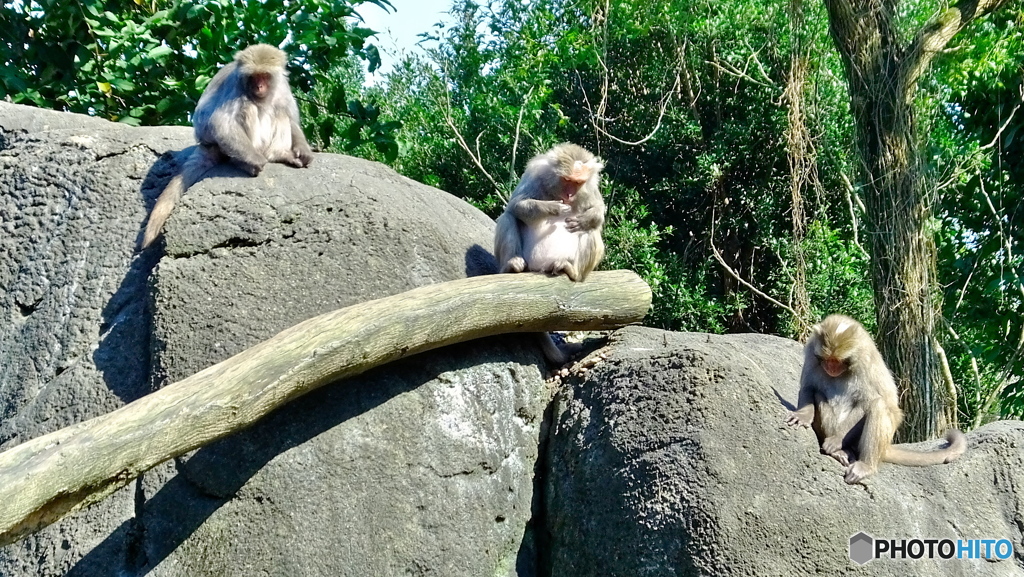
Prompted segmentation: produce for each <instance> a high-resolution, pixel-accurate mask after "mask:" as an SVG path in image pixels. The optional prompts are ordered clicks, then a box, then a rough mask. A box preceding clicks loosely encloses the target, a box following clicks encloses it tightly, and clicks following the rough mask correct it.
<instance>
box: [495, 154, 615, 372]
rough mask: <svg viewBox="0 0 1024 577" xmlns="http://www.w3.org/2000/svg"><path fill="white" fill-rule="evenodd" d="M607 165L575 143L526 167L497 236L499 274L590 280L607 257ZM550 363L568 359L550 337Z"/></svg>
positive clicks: (546, 340) (544, 344)
mask: <svg viewBox="0 0 1024 577" xmlns="http://www.w3.org/2000/svg"><path fill="white" fill-rule="evenodd" d="M603 168H604V164H602V163H601V161H600V160H598V159H597V157H595V156H594V155H593V154H591V153H590V152H588V151H587V150H586V149H584V148H583V147H581V146H577V145H575V144H569V143H564V144H559V145H557V146H555V147H554V148H552V149H551V150H549V151H547V152H545V153H543V154H538V155H537V156H535V157H533V158H532V159H531V160H530V161H529V162H528V163H527V164H526V170H524V171H523V177H522V179H521V180H520V181H519V185H518V186H517V187H516V189H515V190H514V191H513V192H512V196H511V198H509V201H508V205H507V206H506V207H505V211H504V212H503V213H502V214H501V216H499V217H498V220H497V227H496V228H495V232H494V254H495V256H496V257H497V259H498V266H499V272H502V273H507V272H513V273H518V272H523V271H527V270H528V271H535V272H543V273H547V274H552V275H559V274H563V273H564V274H565V275H566V276H567V277H569V279H570V280H572V281H573V282H576V281H582V280H584V279H586V277H587V275H589V274H590V273H591V272H592V271H593V270H594V269H595V268H596V267H597V265H598V263H600V262H601V259H602V258H604V242H603V241H602V240H601V228H602V226H604V210H605V209H604V200H603V199H602V198H601V191H600V190H599V185H600V178H601V169H603ZM541 348H542V350H543V351H544V356H545V357H546V358H547V359H548V361H550V362H552V363H554V364H557V365H562V364H565V362H566V361H567V360H568V358H569V357H568V355H567V354H566V353H565V352H564V351H563V350H562V349H561V348H559V346H558V345H557V344H556V343H555V341H554V340H553V339H552V338H551V335H549V334H547V333H542V334H541Z"/></svg>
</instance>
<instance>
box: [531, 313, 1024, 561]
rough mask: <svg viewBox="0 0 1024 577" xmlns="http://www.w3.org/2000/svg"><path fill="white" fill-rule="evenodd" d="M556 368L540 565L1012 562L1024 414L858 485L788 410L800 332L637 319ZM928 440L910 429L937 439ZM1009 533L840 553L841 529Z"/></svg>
mask: <svg viewBox="0 0 1024 577" xmlns="http://www.w3.org/2000/svg"><path fill="white" fill-rule="evenodd" d="M607 353H608V359H607V360H606V361H604V362H602V363H599V364H598V365H597V366H595V367H594V368H593V370H591V371H589V372H587V373H585V374H584V375H583V376H579V377H575V378H571V379H569V380H567V384H566V385H565V386H564V387H563V390H562V391H561V392H560V393H559V396H558V397H557V400H556V407H555V409H554V422H553V424H552V427H551V435H550V439H549V441H548V442H549V445H548V446H549V450H548V454H547V457H546V461H547V463H548V473H547V474H548V479H547V482H546V485H545V495H544V502H545V504H546V511H545V514H546V528H547V531H546V535H547V537H548V539H550V543H549V555H550V557H549V558H548V562H549V563H550V565H551V568H550V574H551V575H552V576H555V575H557V576H559V577H582V576H609V575H622V576H625V575H629V576H645V577H646V576H683V575H716V576H717V575H744V576H752V575H753V576H757V575H847V574H854V573H855V574H858V575H893V576H896V575H910V574H913V575H936V576H938V575H1020V574H1021V571H1022V569H1024V558H1022V553H1024V550H1022V545H1021V543H1022V534H1021V532H1022V527H1024V505H1022V502H1021V496H1020V488H1021V487H1024V448H1022V447H1024V424H1022V423H1020V422H1016V421H1014V422H1000V423H995V424H992V425H988V426H986V427H983V428H981V429H979V430H977V431H974V432H972V433H970V434H969V435H968V439H969V449H968V452H967V454H965V455H964V456H963V457H961V458H960V459H959V460H957V461H955V462H953V463H950V464H948V465H939V466H934V467H926V468H910V467H900V466H896V465H886V464H883V465H882V468H881V470H880V471H879V473H878V474H877V475H876V476H874V477H873V478H870V479H869V480H868V481H867V482H866V486H850V485H846V484H845V483H844V482H843V479H842V468H841V467H840V465H839V464H838V463H836V462H835V461H834V460H832V459H830V458H829V457H826V456H823V455H820V454H819V453H818V446H817V442H816V440H815V438H814V434H813V433H812V432H810V431H808V430H802V429H801V430H794V429H789V428H787V427H786V426H785V425H784V424H783V423H784V420H785V416H786V414H787V411H789V410H791V409H792V404H793V403H795V401H796V394H797V389H798V381H799V374H800V367H801V363H802V359H801V349H800V346H799V345H798V344H797V343H795V342H792V341H788V340H785V339H780V338H774V337H765V336H759V335H727V336H711V335H702V334H678V333H668V332H663V331H657V330H653V329H643V328H627V329H623V330H621V331H619V332H617V333H615V335H614V337H613V339H612V342H611V344H610V345H609V347H608V350H607ZM937 445H938V442H934V443H926V444H923V447H930V446H937ZM861 531H863V532H866V533H868V534H869V535H872V536H873V537H876V538H889V539H914V538H920V539H926V538H935V539H945V538H949V539H953V540H956V539H1004V538H1005V539H1009V540H1010V541H1011V542H1012V543H1013V544H1014V547H1015V548H1016V550H1017V551H1016V554H1015V555H1014V556H1012V557H1011V558H1010V559H1007V560H1003V561H986V560H949V561H942V560H916V561H914V560H906V561H894V560H888V559H881V560H874V561H871V562H869V563H868V564H867V565H864V566H863V567H859V566H856V565H854V564H853V562H851V561H850V559H849V554H848V544H849V539H850V537H851V536H853V535H855V534H856V533H858V532H861Z"/></svg>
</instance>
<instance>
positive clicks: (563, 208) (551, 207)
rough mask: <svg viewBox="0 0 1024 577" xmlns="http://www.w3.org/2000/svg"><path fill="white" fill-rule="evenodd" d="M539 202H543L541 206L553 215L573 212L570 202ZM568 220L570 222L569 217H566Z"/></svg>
mask: <svg viewBox="0 0 1024 577" xmlns="http://www.w3.org/2000/svg"><path fill="white" fill-rule="evenodd" d="M539 202H540V203H541V207H542V208H543V209H544V211H545V212H547V213H548V214H550V215H551V216H561V215H563V214H567V213H569V212H572V207H571V206H569V205H568V204H562V201H560V200H542V201H539ZM566 222H568V219H566Z"/></svg>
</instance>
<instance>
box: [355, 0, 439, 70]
mask: <svg viewBox="0 0 1024 577" xmlns="http://www.w3.org/2000/svg"><path fill="white" fill-rule="evenodd" d="M390 2H391V4H392V5H393V6H394V7H395V10H394V11H392V12H386V11H385V10H383V9H382V8H380V7H378V6H375V5H373V4H369V3H367V4H362V5H360V6H358V7H356V11H357V12H359V15H360V16H362V17H363V20H364V21H365V23H364V24H363V26H365V27H367V28H370V29H372V30H376V31H377V37H376V39H373V40H371V41H372V42H373V43H374V44H376V45H377V48H378V49H379V50H380V53H381V54H380V57H381V62H382V66H381V68H380V70H379V71H378V72H377V73H375V74H373V75H372V76H375V77H376V78H371V77H369V76H368V77H367V81H368V82H369V83H374V82H376V81H379V80H380V74H381V73H385V72H388V71H390V70H391V68H392V66H393V65H394V63H395V62H397V61H398V60H401V58H402V56H403V55H405V54H408V53H410V52H412V51H415V50H419V48H417V47H416V43H417V42H418V41H420V40H421V39H420V38H419V36H418V35H419V34H422V33H423V32H429V31H431V30H432V29H433V26H434V24H435V23H436V22H439V21H441V20H447V19H448V14H447V12H448V10H449V9H450V8H451V6H452V0H390Z"/></svg>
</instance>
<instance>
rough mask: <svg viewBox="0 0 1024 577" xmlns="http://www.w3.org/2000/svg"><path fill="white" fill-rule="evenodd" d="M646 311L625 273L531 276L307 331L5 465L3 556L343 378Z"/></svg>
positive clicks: (405, 298)
mask: <svg viewBox="0 0 1024 577" xmlns="http://www.w3.org/2000/svg"><path fill="white" fill-rule="evenodd" d="M650 306H651V289H650V287H648V286H647V284H646V283H645V282H644V281H643V280H641V279H640V277H638V276H637V275H636V274H635V273H632V272H630V271H609V272H595V273H592V274H591V275H590V276H589V277H588V278H587V281H586V282H581V283H573V282H571V281H569V280H568V279H566V278H565V277H559V278H551V277H547V276H545V275H541V274H533V273H527V274H516V275H491V276H483V277H475V278H469V279H463V280H458V281H451V282H447V283H441V284H437V285H430V286H425V287H420V288H418V289H413V290H411V291H408V292H404V293H401V294H397V295H394V296H390V297H386V298H382V299H377V300H375V301H370V302H365V303H361V304H358V305H354V306H350V307H346V308H343V309H339V310H336V311H334V312H330V313H327V314H323V315H320V316H318V317H315V318H312V319H309V320H308V321H304V322H302V323H299V324H297V325H295V326H294V327H291V328H289V329H286V330H284V331H281V332H280V333H278V334H277V335H276V336H274V337H272V338H270V339H269V340H266V341H264V342H262V343H260V344H258V345H256V346H254V347H251V348H249V349H246V350H245V351H242V352H241V353H238V354H237V355H235V356H233V357H231V358H230V359H228V360H226V361H223V362H220V363H218V364H216V365H214V366H212V367H209V368H206V369H204V370H202V371H200V372H198V373H196V374H194V375H192V376H191V377H188V378H187V379H184V380H182V381H178V382H177V383H174V384H171V385H167V386H166V387H164V388H162V389H160V390H159V391H157V392H155V393H153V394H151V395H147V396H145V397H143V398H141V399H139V400H137V401H135V402H133V403H130V404H128V405H125V406H124V407H121V408H120V409H118V410H116V411H114V412H112V413H107V414H106V415H101V416H99V417H96V418H94V419H90V420H88V421H85V422H82V423H78V424H75V425H71V426H70V427H66V428H64V429H61V430H59V431H55V432H53V433H50V434H48V435H43V436H42V437H37V438H35V439H32V440H31V441H27V442H25V443H22V444H20V445H17V446H15V447H13V448H11V449H8V450H7V451H4V452H3V453H0V504H2V505H0V546H2V545H6V544H9V543H12V542H14V541H15V540H17V539H18V538H19V537H20V536H22V535H24V534H26V533H30V532H32V531H37V530H39V529H41V528H43V527H45V526H46V525H49V524H50V523H52V522H54V521H56V520H57V519H60V518H61V517H62V516H64V514H66V513H67V512H69V511H71V510H73V509H76V508H79V507H82V506H85V505H88V504H90V503H95V502H97V501H99V500H100V499H102V498H103V497H105V496H106V495H109V494H110V493H111V492H113V491H114V490H116V489H118V488H120V487H122V486H124V485H125V484H126V483H128V482H129V481H130V480H132V479H134V478H135V477H137V476H139V475H140V474H142V473H143V472H145V471H148V470H149V469H151V468H153V467H155V466H156V465H157V464H159V463H161V462H163V461H166V460H167V459H171V458H173V457H177V456H178V455H181V454H183V453H185V452H188V451H191V450H192V449H196V448H198V447H201V446H203V445H206V444H208V443H211V442H213V441H215V440H217V439H220V438H221V437H225V436H227V435H230V434H231V433H234V432H236V431H239V430H241V429H243V428H245V427H248V426H250V425H252V424H253V423H255V422H256V421H257V420H259V419H261V418H262V417H263V416H264V415H267V414H268V413H270V412H271V411H273V410H274V409H276V408H277V407H280V406H281V405H283V404H285V403H287V402H289V401H291V400H292V399H294V398H296V397H298V396H300V395H304V394H306V393H308V392H310V391H312V390H314V389H316V388H317V387H320V386H322V385H325V384H327V383H330V382H332V381H335V380H338V379H340V378H344V377H349V376H353V375H357V374H359V373H362V372H364V371H366V370H369V369H371V368H373V367H376V366H379V365H382V364H384V363H387V362H389V361H394V360H397V359H400V358H403V357H407V356H410V355H414V354H416V353H420V352H423V351H428V350H431V349H435V348H437V347H441V346H444V345H450V344H453V343H457V342H462V341H467V340H470V339H475V338H480V337H484V336H489V335H495V334H500V333H508V332H539V331H550V330H599V329H610V328H617V327H621V326H623V325H627V324H630V323H637V322H640V321H641V320H643V318H644V316H645V315H646V314H647V310H648V309H649V308H650Z"/></svg>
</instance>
